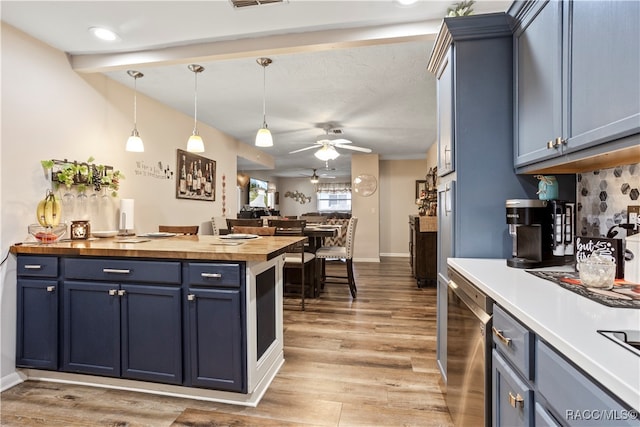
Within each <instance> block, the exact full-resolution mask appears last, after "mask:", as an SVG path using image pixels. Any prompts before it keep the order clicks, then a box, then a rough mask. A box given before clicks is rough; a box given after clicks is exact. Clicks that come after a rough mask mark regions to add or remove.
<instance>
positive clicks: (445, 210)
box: [444, 184, 451, 216]
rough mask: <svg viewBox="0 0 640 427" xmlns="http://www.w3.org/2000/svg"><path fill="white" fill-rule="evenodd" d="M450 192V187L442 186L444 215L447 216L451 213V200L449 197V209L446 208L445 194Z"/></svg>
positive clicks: (447, 185)
mask: <svg viewBox="0 0 640 427" xmlns="http://www.w3.org/2000/svg"><path fill="white" fill-rule="evenodd" d="M450 191H451V187H449V184H445V186H444V215H445V216H448V215H449V213H451V198H450V197H449V207H447V193H449V192H450Z"/></svg>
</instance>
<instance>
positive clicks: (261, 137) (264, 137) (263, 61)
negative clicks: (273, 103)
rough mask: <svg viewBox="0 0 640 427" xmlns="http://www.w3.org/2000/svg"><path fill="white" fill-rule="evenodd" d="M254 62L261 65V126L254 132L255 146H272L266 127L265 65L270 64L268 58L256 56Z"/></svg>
mask: <svg viewBox="0 0 640 427" xmlns="http://www.w3.org/2000/svg"><path fill="white" fill-rule="evenodd" d="M256 62H257V63H258V64H260V66H261V67H262V128H260V130H258V133H256V147H273V137H272V136H271V131H269V128H268V127H267V89H266V88H267V84H266V82H267V76H266V74H267V67H268V66H269V64H271V62H273V61H271V59H270V58H258V59H256Z"/></svg>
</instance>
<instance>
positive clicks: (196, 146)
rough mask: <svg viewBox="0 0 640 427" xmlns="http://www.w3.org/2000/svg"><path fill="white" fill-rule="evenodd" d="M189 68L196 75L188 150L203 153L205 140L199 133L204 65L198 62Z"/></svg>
mask: <svg viewBox="0 0 640 427" xmlns="http://www.w3.org/2000/svg"><path fill="white" fill-rule="evenodd" d="M189 70H191V71H193V74H194V75H195V86H194V96H193V98H194V101H193V104H194V109H193V134H192V135H191V136H190V137H189V140H188V141H187V151H189V152H191V153H202V152H204V142H202V137H201V136H200V135H199V134H198V73H201V72H203V71H204V67H203V66H202V65H198V64H190V65H189Z"/></svg>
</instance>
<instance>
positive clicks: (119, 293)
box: [118, 289, 127, 296]
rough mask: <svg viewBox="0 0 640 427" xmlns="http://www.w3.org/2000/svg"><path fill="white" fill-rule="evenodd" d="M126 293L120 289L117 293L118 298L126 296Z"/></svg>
mask: <svg viewBox="0 0 640 427" xmlns="http://www.w3.org/2000/svg"><path fill="white" fill-rule="evenodd" d="M126 293H127V291H125V290H124V289H120V290H119V291H118V296H123V295H124V294H126Z"/></svg>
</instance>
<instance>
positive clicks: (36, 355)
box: [16, 279, 59, 370]
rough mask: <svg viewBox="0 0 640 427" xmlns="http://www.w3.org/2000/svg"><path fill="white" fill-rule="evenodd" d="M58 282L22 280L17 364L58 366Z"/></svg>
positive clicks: (45, 366) (18, 301)
mask: <svg viewBox="0 0 640 427" xmlns="http://www.w3.org/2000/svg"><path fill="white" fill-rule="evenodd" d="M58 298H59V292H58V282H57V281H56V280H39V279H18V288H17V304H18V305H17V319H16V321H17V339H16V366H18V367H24V368H37V369H53V370H56V369H58V305H59V302H58Z"/></svg>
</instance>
